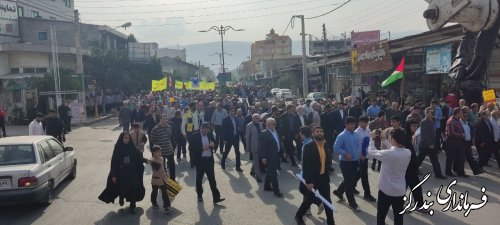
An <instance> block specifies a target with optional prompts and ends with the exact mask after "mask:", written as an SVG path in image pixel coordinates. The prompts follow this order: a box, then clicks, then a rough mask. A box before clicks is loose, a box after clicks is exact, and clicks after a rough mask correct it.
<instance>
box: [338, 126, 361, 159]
mask: <svg viewBox="0 0 500 225" xmlns="http://www.w3.org/2000/svg"><path fill="white" fill-rule="evenodd" d="M333 151H334V152H335V153H337V154H339V159H340V160H341V161H346V160H344V153H346V152H347V153H349V154H351V155H352V161H358V159H359V154H360V152H359V137H358V134H356V133H355V132H354V131H353V132H351V131H347V130H344V131H342V133H340V134H339V136H338V137H337V140H335V144H334V145H333Z"/></svg>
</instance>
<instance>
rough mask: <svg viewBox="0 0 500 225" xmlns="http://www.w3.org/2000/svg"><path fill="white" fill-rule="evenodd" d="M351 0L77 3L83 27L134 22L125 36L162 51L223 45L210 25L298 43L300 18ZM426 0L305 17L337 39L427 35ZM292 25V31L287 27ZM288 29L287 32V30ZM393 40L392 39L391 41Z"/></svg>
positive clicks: (362, 3)
mask: <svg viewBox="0 0 500 225" xmlns="http://www.w3.org/2000/svg"><path fill="white" fill-rule="evenodd" d="M347 1H349V0H75V9H78V10H79V11H80V15H81V19H82V22H83V23H92V24H99V25H108V26H110V27H116V26H120V25H121V24H124V23H126V22H131V23H132V26H131V27H130V28H127V29H126V30H124V29H122V28H119V29H118V30H119V31H120V32H123V33H125V34H129V33H133V34H134V36H135V37H136V38H137V39H138V40H139V41H140V42H156V43H158V44H159V45H160V47H167V46H177V45H179V46H185V45H190V44H199V43H206V42H214V41H219V40H220V36H219V34H218V33H217V32H215V31H211V32H207V33H200V32H198V31H200V30H208V29H210V28H211V27H212V26H221V25H223V26H232V27H233V28H235V29H245V31H240V32H236V31H227V33H226V35H225V36H224V39H225V40H228V41H245V42H254V41H256V40H262V39H264V38H265V34H267V33H269V30H270V29H271V28H273V29H275V31H276V33H278V34H286V35H289V36H290V37H291V38H292V40H300V32H301V31H300V30H301V24H300V19H295V20H294V21H292V22H293V23H290V18H291V17H292V16H293V15H304V16H305V17H306V18H309V17H315V16H319V15H322V14H324V13H327V12H329V11H331V10H333V9H335V8H337V7H339V6H341V4H343V3H345V2H347ZM427 6H428V4H427V3H426V2H425V1H424V0H351V1H350V2H348V3H347V4H345V5H344V6H342V7H340V8H338V9H337V10H335V11H333V12H331V13H328V14H326V15H324V16H321V17H318V18H315V19H306V20H305V27H306V33H307V34H311V35H314V36H317V37H322V24H323V23H325V25H326V30H327V37H328V38H329V39H331V38H339V37H340V36H341V34H342V33H344V32H347V34H349V33H350V32H351V31H367V30H381V38H382V39H385V38H388V36H389V35H388V31H390V32H391V34H397V33H405V32H411V33H415V31H419V32H423V31H427V30H428V28H427V25H426V23H425V19H424V18H423V17H422V13H423V11H424V10H425V9H426V8H427ZM287 27H288V28H287ZM285 29H286V31H285ZM392 38H393V37H392Z"/></svg>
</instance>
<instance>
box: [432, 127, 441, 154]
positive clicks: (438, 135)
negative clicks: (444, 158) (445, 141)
mask: <svg viewBox="0 0 500 225" xmlns="http://www.w3.org/2000/svg"><path fill="white" fill-rule="evenodd" d="M442 130H443V128H436V139H435V140H434V146H436V147H435V148H437V149H438V150H439V149H441V133H442V132H443V131H442Z"/></svg>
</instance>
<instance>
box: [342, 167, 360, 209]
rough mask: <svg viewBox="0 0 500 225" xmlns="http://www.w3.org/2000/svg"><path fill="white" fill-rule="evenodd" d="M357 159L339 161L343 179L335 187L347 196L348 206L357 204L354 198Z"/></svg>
mask: <svg viewBox="0 0 500 225" xmlns="http://www.w3.org/2000/svg"><path fill="white" fill-rule="evenodd" d="M358 165H359V163H358V161H353V162H348V161H343V160H341V161H340V171H342V176H343V177H344V180H343V181H342V183H341V184H340V185H339V187H338V188H337V192H339V194H341V195H343V194H344V192H345V195H346V196H347V200H348V201H349V205H350V206H353V207H354V206H358V204H356V199H354V187H355V185H356V176H357V173H358Z"/></svg>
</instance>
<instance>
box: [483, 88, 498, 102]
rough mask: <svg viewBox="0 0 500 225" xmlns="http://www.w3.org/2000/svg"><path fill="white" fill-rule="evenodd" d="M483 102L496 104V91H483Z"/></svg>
mask: <svg viewBox="0 0 500 225" xmlns="http://www.w3.org/2000/svg"><path fill="white" fill-rule="evenodd" d="M483 100H484V102H496V100H497V97H496V96H495V90H493V89H491V90H486V91H483Z"/></svg>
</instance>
